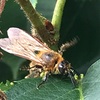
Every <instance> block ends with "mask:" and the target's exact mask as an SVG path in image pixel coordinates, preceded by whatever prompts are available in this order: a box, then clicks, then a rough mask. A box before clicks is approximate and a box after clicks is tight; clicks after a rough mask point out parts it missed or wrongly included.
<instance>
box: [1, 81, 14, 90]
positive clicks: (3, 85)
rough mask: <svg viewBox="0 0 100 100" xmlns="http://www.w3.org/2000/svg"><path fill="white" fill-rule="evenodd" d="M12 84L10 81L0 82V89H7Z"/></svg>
mask: <svg viewBox="0 0 100 100" xmlns="http://www.w3.org/2000/svg"><path fill="white" fill-rule="evenodd" d="M13 85H14V84H13V83H12V82H9V81H6V84H4V83H3V82H1V83H0V90H2V91H7V90H9V89H10V88H11V87H12V86H13Z"/></svg>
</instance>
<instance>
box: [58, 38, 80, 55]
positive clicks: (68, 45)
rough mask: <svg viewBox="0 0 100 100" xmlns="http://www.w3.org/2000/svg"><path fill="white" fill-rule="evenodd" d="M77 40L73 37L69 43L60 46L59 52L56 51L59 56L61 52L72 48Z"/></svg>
mask: <svg viewBox="0 0 100 100" xmlns="http://www.w3.org/2000/svg"><path fill="white" fill-rule="evenodd" d="M78 40H79V38H78V37H75V38H74V39H73V40H71V41H70V42H66V43H65V44H62V46H61V47H60V50H59V51H58V52H59V53H60V54H61V55H63V52H64V51H66V49H68V48H70V47H71V46H74V45H75V44H76V43H77V42H78Z"/></svg>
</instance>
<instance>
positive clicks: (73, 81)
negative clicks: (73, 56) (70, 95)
mask: <svg viewBox="0 0 100 100" xmlns="http://www.w3.org/2000/svg"><path fill="white" fill-rule="evenodd" d="M68 76H69V78H70V79H71V82H72V84H73V86H74V87H76V80H75V78H74V73H73V72H71V71H68Z"/></svg>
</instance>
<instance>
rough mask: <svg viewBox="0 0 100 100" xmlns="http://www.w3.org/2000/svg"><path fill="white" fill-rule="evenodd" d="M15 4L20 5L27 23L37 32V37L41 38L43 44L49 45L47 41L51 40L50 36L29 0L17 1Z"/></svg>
mask: <svg viewBox="0 0 100 100" xmlns="http://www.w3.org/2000/svg"><path fill="white" fill-rule="evenodd" d="M17 2H18V3H19V4H20V6H21V8H22V9H23V11H24V13H25V14H26V16H27V18H28V19H29V21H30V22H31V23H32V25H33V26H34V27H35V29H36V30H37V33H38V35H39V36H40V37H41V38H42V40H43V41H44V42H46V43H47V44H48V45H50V44H51V43H50V42H49V40H50V39H51V38H52V36H51V35H50V34H48V31H47V30H46V28H45V26H44V25H43V23H42V21H41V19H40V17H39V14H38V13H37V12H36V10H35V9H34V8H33V6H32V4H31V3H30V0H17Z"/></svg>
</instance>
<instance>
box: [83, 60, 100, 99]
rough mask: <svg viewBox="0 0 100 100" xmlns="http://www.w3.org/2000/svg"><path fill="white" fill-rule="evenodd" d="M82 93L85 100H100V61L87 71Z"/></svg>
mask: <svg viewBox="0 0 100 100" xmlns="http://www.w3.org/2000/svg"><path fill="white" fill-rule="evenodd" d="M82 91H83V96H84V99H83V100H100V60H98V61H96V62H95V63H94V64H93V65H91V67H90V68H89V70H88V71H87V73H86V76H85V78H84V79H83V82H82Z"/></svg>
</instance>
